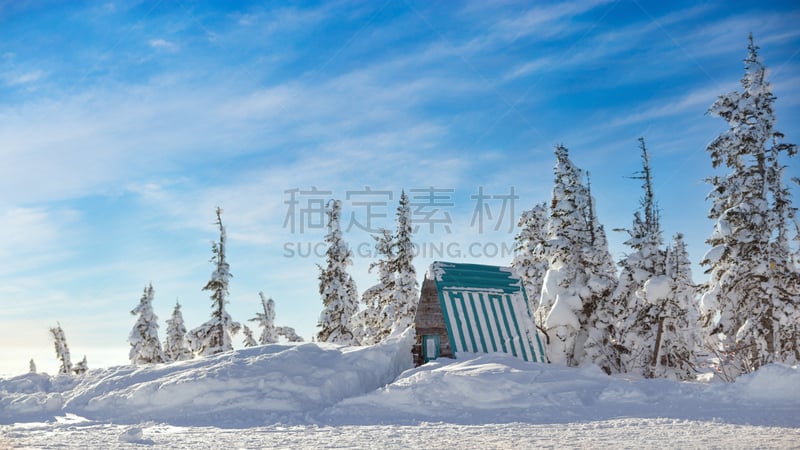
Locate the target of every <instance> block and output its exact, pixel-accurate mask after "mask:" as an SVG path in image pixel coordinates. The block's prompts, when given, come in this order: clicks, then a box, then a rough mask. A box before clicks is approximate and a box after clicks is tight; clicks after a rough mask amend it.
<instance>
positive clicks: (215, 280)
mask: <svg viewBox="0 0 800 450" xmlns="http://www.w3.org/2000/svg"><path fill="white" fill-rule="evenodd" d="M217 226H218V227H219V242H214V243H212V245H211V251H212V252H213V256H212V257H211V262H212V263H213V264H214V267H215V268H214V272H212V273H211V279H210V280H209V281H208V283H207V284H206V285H205V287H203V290H204V291H210V292H211V304H212V312H211V319H210V320H208V321H207V322H206V323H204V324H202V325H200V326H199V327H197V328H195V329H193V330H192V331H190V332H189V335H188V339H189V345H190V347H191V348H192V351H194V352H195V353H196V354H198V355H203V356H206V355H215V354H217V353H222V352H227V351H230V350H233V343H232V335H234V334H236V333H238V332H239V329H240V328H241V325H240V324H239V323H238V322H234V321H233V319H231V316H230V315H229V314H228V311H227V310H226V309H225V304H226V303H228V301H227V297H228V284H229V282H230V279H231V277H232V275H231V273H230V265H229V264H228V261H227V259H226V256H225V251H226V245H227V238H226V234H225V227H224V226H223V225H222V210H221V209H220V208H219V207H217Z"/></svg>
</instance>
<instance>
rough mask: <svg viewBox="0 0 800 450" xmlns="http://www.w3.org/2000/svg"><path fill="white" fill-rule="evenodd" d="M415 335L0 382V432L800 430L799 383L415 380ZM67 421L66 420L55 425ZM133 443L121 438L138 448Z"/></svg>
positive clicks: (515, 374) (534, 371) (452, 376)
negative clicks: (490, 427) (90, 428)
mask: <svg viewBox="0 0 800 450" xmlns="http://www.w3.org/2000/svg"><path fill="white" fill-rule="evenodd" d="M412 340H413V339H411V336H410V335H409V334H406V335H403V336H402V337H401V338H399V339H394V340H391V341H389V342H385V343H383V344H379V345H375V346H371V347H341V346H336V345H329V344H314V343H309V344H299V345H291V344H286V345H267V346H262V347H255V348H249V349H244V350H239V351H236V352H231V353H226V354H222V355H219V356H216V357H209V358H203V359H196V360H191V361H184V362H179V363H173V364H168V365H157V366H150V367H142V366H138V367H137V366H120V367H113V368H109V369H102V370H92V371H90V372H88V373H87V374H85V375H83V376H80V377H64V376H58V377H52V378H51V377H49V376H46V375H42V374H28V375H23V376H19V377H15V378H11V379H7V380H1V379H0V424H11V423H20V422H33V421H56V420H57V419H60V418H61V417H64V416H68V417H71V416H72V415H77V416H80V417H83V418H86V419H88V420H89V421H92V422H94V423H109V422H110V423H114V424H133V425H135V424H142V423H152V422H156V423H164V424H169V425H180V426H210V425H213V426H217V427H225V428H245V427H256V426H268V425H281V424H283V425H305V426H308V425H311V426H320V425H333V426H347V425H384V424H391V425H417V424H420V423H426V422H444V423H450V424H461V425H476V424H503V423H507V424H511V423H527V424H565V423H578V422H590V421H602V420H617V419H627V418H641V419H655V418H665V419H678V420H699V421H708V422H714V423H728V424H738V425H758V426H783V427H800V390H798V389H797V386H800V369H798V367H788V366H784V365H769V366H766V367H763V368H762V369H761V370H759V371H758V372H756V373H753V374H750V375H746V376H742V377H740V378H739V379H738V380H737V381H736V382H735V383H731V384H727V383H714V384H705V383H679V382H674V381H669V380H642V379H640V380H629V379H623V378H617V377H609V376H607V375H605V374H604V373H603V372H602V371H601V370H600V369H598V368H596V367H594V366H590V367H584V368H568V367H564V366H559V365H555V364H537V363H527V362H524V361H521V360H519V359H517V358H514V357H513V356H510V355H505V354H480V355H478V354H459V355H458V356H459V359H457V360H449V359H441V360H438V361H434V362H431V363H428V364H426V365H424V366H421V367H418V368H411V352H410V347H411V343H412ZM60 420H63V419H60ZM134 431H135V430H133V431H131V432H130V433H128V434H130V436H128V434H126V435H125V436H121V438H125V439H127V441H125V442H128V441H137V440H141V439H142V438H141V436H139V434H138V433H135V432H134Z"/></svg>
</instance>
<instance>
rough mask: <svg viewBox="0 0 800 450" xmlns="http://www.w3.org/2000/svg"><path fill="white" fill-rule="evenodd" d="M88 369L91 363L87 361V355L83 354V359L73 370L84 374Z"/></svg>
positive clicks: (76, 373)
mask: <svg viewBox="0 0 800 450" xmlns="http://www.w3.org/2000/svg"><path fill="white" fill-rule="evenodd" d="M88 370H89V363H88V362H87V361H86V355H83V359H82V360H80V362H78V364H75V367H73V368H72V372H74V373H75V375H82V374H84V373H86V372H87V371H88Z"/></svg>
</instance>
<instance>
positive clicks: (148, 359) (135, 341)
mask: <svg viewBox="0 0 800 450" xmlns="http://www.w3.org/2000/svg"><path fill="white" fill-rule="evenodd" d="M154 295H155V294H154V291H153V285H152V283H151V284H149V285H147V286H145V287H144V293H142V298H140V299H139V304H138V305H137V306H136V308H134V309H133V310H132V311H131V315H134V316H136V315H138V318H137V319H136V323H135V324H134V325H133V329H132V330H131V333H130V335H129V336H128V342H129V343H130V344H131V350H130V352H129V353H128V359H130V361H131V364H157V363H163V362H165V361H166V357H165V356H164V351H163V350H162V348H161V341H159V339H158V317H157V316H156V315H155V313H154V312H153V297H154Z"/></svg>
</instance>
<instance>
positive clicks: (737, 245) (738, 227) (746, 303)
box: [702, 35, 800, 380]
mask: <svg viewBox="0 0 800 450" xmlns="http://www.w3.org/2000/svg"><path fill="white" fill-rule="evenodd" d="M744 63H745V64H744V65H745V74H744V77H743V78H742V80H741V83H742V90H741V91H734V92H731V93H729V94H725V95H722V96H720V97H719V98H718V99H717V100H716V101H715V102H714V104H712V105H711V107H710V109H709V111H708V112H709V114H711V115H713V116H718V117H721V118H723V119H724V120H725V121H726V122H728V125H729V128H728V130H727V131H725V132H724V133H722V134H721V135H719V136H718V137H717V138H716V139H714V140H713V141H712V142H711V144H709V145H708V147H707V149H706V150H707V151H708V152H709V154H710V156H711V164H712V166H713V167H714V168H724V169H727V172H728V173H727V174H723V175H716V176H712V177H710V178H708V179H707V181H708V182H709V183H710V184H711V185H712V190H711V192H710V193H709V195H708V198H709V199H710V200H711V201H712V206H711V210H710V211H709V218H710V219H712V220H714V221H715V224H714V231H713V233H712V235H711V237H710V238H709V239H708V240H707V243H708V244H709V245H710V246H711V249H710V250H709V251H708V252H707V253H706V255H705V257H704V258H703V261H702V264H703V265H706V266H708V270H707V272H708V273H710V280H709V283H708V289H707V290H706V291H705V292H704V293H703V296H702V308H703V312H704V323H705V325H706V327H707V330H708V333H709V335H710V342H709V343H710V345H711V346H712V348H711V350H712V351H713V352H714V353H715V354H716V355H717V357H718V360H719V361H718V362H719V364H718V366H717V368H718V373H719V375H720V376H721V377H722V378H723V379H727V380H731V379H733V378H735V377H736V376H738V375H740V374H742V373H747V372H752V371H754V370H756V369H758V368H759V367H761V366H762V365H764V364H768V363H770V362H775V361H782V362H796V361H798V359H800V349H799V348H798V347H799V346H800V343H799V342H800V340H798V337H800V334H798V331H797V329H798V327H800V325H798V312H797V311H798V308H800V292H798V291H799V290H800V288H798V286H800V275H798V268H797V266H796V264H795V263H794V262H793V261H792V257H791V254H792V251H791V249H790V248H789V242H790V240H791V239H790V238H789V235H788V233H790V232H791V230H792V228H794V230H793V231H794V233H795V234H797V227H796V219H793V218H794V217H795V209H794V208H793V207H792V206H791V203H789V200H790V198H789V195H788V189H787V188H786V186H785V184H784V181H783V180H782V175H783V173H782V172H783V166H782V164H783V163H782V162H781V161H780V160H781V159H783V158H788V157H791V156H795V155H796V153H797V146H796V145H794V144H786V143H781V142H780V140H781V139H782V138H783V134H782V133H780V132H778V131H777V130H776V129H775V113H774V110H773V103H774V101H775V99H776V97H775V96H774V95H773V94H772V89H771V86H770V84H769V82H767V79H766V68H765V66H764V65H763V63H762V62H761V59H760V57H759V55H758V47H757V46H756V45H755V44H754V43H753V37H752V35H751V36H750V43H749V46H748V55H747V58H746V59H745V60H744ZM789 221H794V225H795V226H794V227H793V226H792V224H790V223H789Z"/></svg>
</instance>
